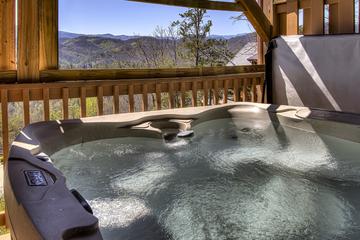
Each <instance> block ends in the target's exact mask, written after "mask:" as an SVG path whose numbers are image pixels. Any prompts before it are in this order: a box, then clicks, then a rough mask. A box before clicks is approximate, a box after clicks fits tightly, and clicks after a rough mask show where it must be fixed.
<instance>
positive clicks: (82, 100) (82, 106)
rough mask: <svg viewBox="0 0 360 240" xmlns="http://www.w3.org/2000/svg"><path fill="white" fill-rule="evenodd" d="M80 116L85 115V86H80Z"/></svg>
mask: <svg viewBox="0 0 360 240" xmlns="http://www.w3.org/2000/svg"><path fill="white" fill-rule="evenodd" d="M80 111H81V114H80V116H81V117H82V118H84V117H86V87H80Z"/></svg>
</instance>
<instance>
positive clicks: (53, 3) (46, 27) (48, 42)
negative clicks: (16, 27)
mask: <svg viewBox="0 0 360 240" xmlns="http://www.w3.org/2000/svg"><path fill="white" fill-rule="evenodd" d="M27 1H29V0H27ZM30 1H39V70H49V69H58V61H59V60H58V59H59V54H58V31H59V26H58V0H30Z"/></svg>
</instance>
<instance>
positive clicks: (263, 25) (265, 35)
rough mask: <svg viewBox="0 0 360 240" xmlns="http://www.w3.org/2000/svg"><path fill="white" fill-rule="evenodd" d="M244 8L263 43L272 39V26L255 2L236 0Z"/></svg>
mask: <svg viewBox="0 0 360 240" xmlns="http://www.w3.org/2000/svg"><path fill="white" fill-rule="evenodd" d="M236 2H237V3H238V4H239V5H240V6H242V7H243V8H244V14H245V16H246V17H247V19H248V20H249V21H250V23H251V25H252V26H253V27H254V29H255V30H256V32H257V33H258V34H259V36H260V37H261V38H262V39H263V41H265V42H268V41H270V39H271V37H272V25H271V23H270V21H269V19H268V18H267V17H266V15H265V14H264V12H263V11H262V9H261V7H260V6H259V4H258V3H257V2H256V1H255V0H236Z"/></svg>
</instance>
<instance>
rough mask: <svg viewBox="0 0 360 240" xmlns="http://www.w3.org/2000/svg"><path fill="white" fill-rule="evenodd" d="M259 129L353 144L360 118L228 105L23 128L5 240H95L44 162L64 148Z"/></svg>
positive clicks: (89, 223)
mask: <svg viewBox="0 0 360 240" xmlns="http://www.w3.org/2000/svg"><path fill="white" fill-rule="evenodd" d="M234 116H236V117H237V118H244V120H246V122H249V124H250V125H252V124H256V122H264V121H267V122H269V123H271V124H273V125H274V127H277V126H278V125H286V126H290V127H295V128H299V129H303V130H306V131H315V132H321V133H324V134H327V135H332V136H335V137H338V138H343V139H347V140H350V141H354V142H360V128H359V125H360V115H358V114H351V113H341V112H334V111H325V110H319V109H309V108H305V107H289V106H274V105H268V104H256V103H234V104H227V105H221V106H210V107H196V108H184V109H173V110H163V111H154V112H142V113H129V114H118V115H108V116H101V117H93V118H85V119H79V120H65V121H51V122H40V123H35V124H31V125H29V126H28V127H26V128H25V129H23V130H22V131H21V134H19V135H18V136H17V138H16V140H15V141H14V143H13V144H12V146H11V150H10V156H9V160H8V161H7V162H6V165H5V169H6V171H5V184H4V186H5V190H4V191H5V200H6V218H7V224H8V225H9V227H10V230H11V236H12V238H13V239H102V236H101V233H100V230H99V226H98V219H97V218H96V217H95V216H93V215H92V214H91V213H90V212H89V211H87V210H86V209H85V208H84V207H83V206H82V205H81V203H80V202H79V200H78V199H77V198H76V197H75V196H74V195H73V194H72V193H71V192H70V190H69V189H68V188H67V186H66V181H65V180H66V179H65V177H64V176H63V174H62V173H61V172H60V171H59V170H58V169H56V168H55V167H54V165H53V163H52V162H51V159H50V158H49V157H48V156H50V155H52V154H53V153H55V152H57V151H59V150H60V149H62V148H65V147H67V146H70V145H74V144H79V143H82V142H89V141H94V140H99V139H108V138H117V137H126V136H131V137H153V138H163V137H164V135H165V134H167V133H169V132H175V133H176V132H179V131H182V130H189V129H191V127H192V126H195V125H196V124H199V123H201V122H203V121H208V120H212V119H219V118H227V117H234Z"/></svg>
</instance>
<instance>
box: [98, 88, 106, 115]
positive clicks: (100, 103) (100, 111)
mask: <svg viewBox="0 0 360 240" xmlns="http://www.w3.org/2000/svg"><path fill="white" fill-rule="evenodd" d="M97 108H98V109H97V112H98V115H99V116H101V115H104V90H103V87H102V86H98V87H97Z"/></svg>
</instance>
